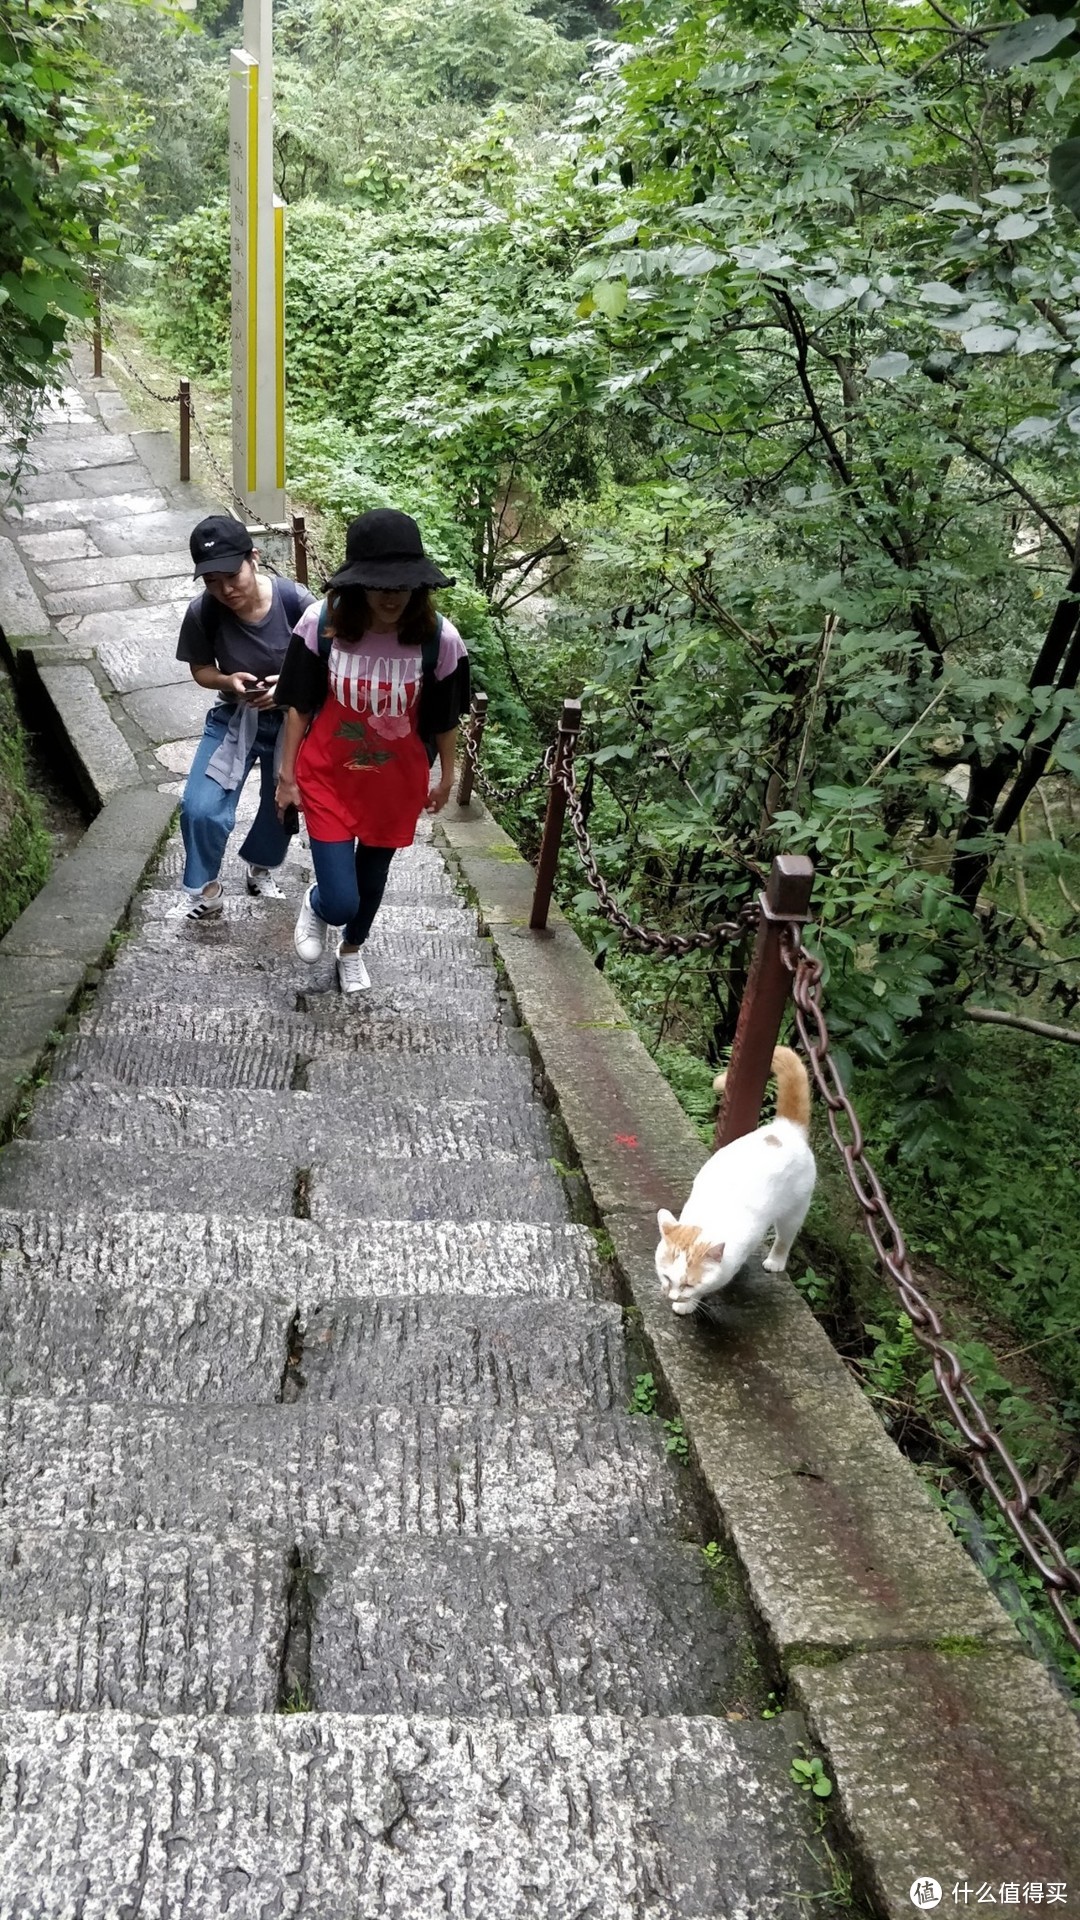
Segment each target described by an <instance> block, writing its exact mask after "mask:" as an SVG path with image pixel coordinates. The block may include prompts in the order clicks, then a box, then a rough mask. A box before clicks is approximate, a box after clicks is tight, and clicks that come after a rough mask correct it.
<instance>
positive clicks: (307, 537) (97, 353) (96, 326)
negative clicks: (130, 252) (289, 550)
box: [93, 277, 333, 587]
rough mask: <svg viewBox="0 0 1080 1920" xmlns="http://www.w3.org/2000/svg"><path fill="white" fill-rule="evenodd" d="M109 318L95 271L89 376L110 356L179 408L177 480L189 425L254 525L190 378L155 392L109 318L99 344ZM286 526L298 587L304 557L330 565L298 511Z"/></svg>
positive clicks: (216, 475) (222, 488)
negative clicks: (204, 420)
mask: <svg viewBox="0 0 1080 1920" xmlns="http://www.w3.org/2000/svg"><path fill="white" fill-rule="evenodd" d="M110 319H111V316H109V315H108V314H107V312H106V311H105V309H104V306H103V302H102V297H101V284H100V279H99V278H98V277H95V283H94V319H93V349H94V375H95V377H96V378H100V376H101V373H102V362H103V361H104V360H112V361H113V363H114V365H116V366H119V367H122V368H123V370H124V372H125V373H126V374H127V376H128V378H129V379H130V380H133V381H134V383H135V385H136V386H137V387H138V388H140V390H141V391H142V392H143V393H145V394H146V396H147V398H148V399H150V400H154V401H156V402H157V404H158V405H159V406H163V407H171V406H178V407H179V410H180V412H179V440H180V460H179V466H180V479H181V481H188V480H190V479H191V434H192V431H194V434H195V438H196V440H197V441H198V443H199V447H200V450H201V453H202V457H203V460H204V461H205V463H206V467H207V469H208V471H209V474H210V478H211V480H212V481H213V483H214V485H215V487H216V488H217V489H218V491H219V493H220V497H221V498H222V499H224V500H227V501H228V502H229V505H230V506H231V508H232V510H233V512H234V513H236V514H238V516H239V518H240V519H241V520H242V521H243V522H244V524H245V526H249V525H257V524H258V522H259V516H258V514H256V513H254V512H253V511H252V508H251V505H250V502H249V501H247V500H245V499H244V497H243V495H242V494H239V493H237V491H236V489H235V488H234V486H233V484H232V481H231V479H230V478H229V475H228V474H227V473H226V471H225V469H224V467H223V466H222V464H221V461H220V460H219V459H218V457H217V454H216V453H215V452H214V448H213V446H212V444H211V441H210V436H209V434H208V433H207V430H206V428H205V426H204V425H203V423H202V421H201V420H200V418H199V415H198V413H197V412H196V410H195V403H194V401H193V400H192V397H191V382H190V381H189V380H180V381H179V382H178V385H177V390H176V392H175V393H159V392H158V390H157V388H156V387H152V386H151V385H150V383H149V381H148V380H146V379H144V377H143V375H142V374H141V373H140V371H139V369H138V367H137V366H135V365H134V363H133V362H132V360H131V359H130V357H129V356H128V355H127V354H126V353H125V352H124V349H123V347H122V346H121V345H120V341H119V339H118V337H117V329H116V326H115V325H114V324H110V325H109V336H108V337H109V344H108V346H107V347H106V346H105V345H104V341H103V327H104V325H105V323H106V322H108V321H110ZM288 531H290V532H291V534H292V543H293V573H294V576H295V578H296V580H297V581H298V582H299V584H300V585H301V586H304V587H306V586H307V585H308V573H309V565H308V563H309V561H311V562H313V563H314V565H315V568H316V570H317V571H318V572H320V573H321V574H322V577H323V579H328V578H329V576H330V574H331V573H332V572H333V568H332V567H331V566H330V565H328V563H327V562H326V561H325V560H324V558H323V556H322V555H321V554H320V552H319V550H318V548H317V547H316V545H315V543H314V541H313V540H312V538H311V534H310V533H309V531H308V528H307V522H306V520H305V518H304V515H303V514H301V513H294V514H293V515H292V516H291V524H290V527H289V529H288ZM263 565H264V566H265V567H266V570H267V572H268V573H276V572H277V568H276V567H275V566H274V563H273V561H272V560H271V559H270V558H269V557H268V556H267V555H265V554H264V555H263Z"/></svg>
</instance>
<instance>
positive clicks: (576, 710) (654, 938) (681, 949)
mask: <svg viewBox="0 0 1080 1920" xmlns="http://www.w3.org/2000/svg"><path fill="white" fill-rule="evenodd" d="M487 706H488V702H487V695H486V694H483V693H480V694H477V695H476V697H475V699H474V701H473V709H472V716H471V719H470V724H469V727H468V728H467V729H466V731H465V733H464V735H463V739H462V752H463V757H464V762H465V764H464V767H463V769H462V774H461V779H460V781H459V783H458V796H457V797H458V804H459V805H460V806H468V804H469V802H470V800H471V799H472V791H473V786H474V785H475V786H476V787H478V788H479V790H480V792H481V793H482V794H483V795H484V796H485V798H487V799H489V800H493V801H494V802H495V803H496V805H500V806H505V805H507V804H508V803H509V802H510V801H512V800H516V799H519V798H520V797H521V795H522V794H523V793H527V792H528V790H529V788H530V787H534V786H536V785H537V784H538V783H539V781H541V780H542V779H543V778H544V776H545V774H546V776H547V780H548V800H547V812H546V815H545V818H544V830H543V835H542V838H541V841H540V852H539V854H538V856H537V863H536V887H535V890H534V893H533V904H532V913H531V915H530V919H529V925H530V927H531V928H532V930H533V931H534V932H535V933H542V932H543V931H544V930H545V928H546V926H547V919H548V913H549V911H550V908H551V896H552V893H553V891H554V885H555V869H556V867H557V864H558V858H559V845H560V841H561V839H562V829H563V821H564V819H565V818H566V815H567V814H569V816H570V826H571V829H572V831H573V835H574V841H575V843H576V846H577V850H578V854H579V856H580V859H581V864H582V866H583V867H584V869H585V877H586V879H587V880H588V883H589V886H590V887H591V888H592V891H593V892H594V894H595V895H596V902H597V908H598V910H599V912H600V913H601V914H602V915H603V917H604V919H605V920H607V921H608V922H609V924H610V925H611V926H614V927H617V928H618V930H619V932H620V933H621V934H622V936H623V939H624V940H625V941H626V942H627V944H628V945H630V946H632V947H636V948H637V949H638V951H639V952H641V953H655V954H658V955H659V956H660V957H661V958H667V959H685V958H686V955H687V954H690V953H702V952H709V951H712V950H713V949H715V948H717V947H722V946H727V945H730V944H731V943H732V942H733V941H738V940H743V939H745V938H746V936H747V934H748V933H749V932H750V931H751V930H752V929H753V927H754V926H756V924H757V919H758V908H757V905H756V903H755V902H754V901H752V900H748V901H746V902H745V903H744V904H743V905H742V906H741V907H740V908H739V909H738V912H737V913H736V914H735V916H734V917H733V918H731V919H726V920H718V921H715V922H714V924H713V925H712V926H711V927H709V928H707V929H704V930H702V931H701V932H698V933H662V932H660V931H659V929H658V928H655V927H645V926H642V925H641V924H640V923H639V922H638V921H636V920H632V919H631V918H630V915H629V914H628V913H626V912H625V911H624V909H623V908H622V907H620V905H619V903H618V901H617V900H616V899H615V896H614V894H613V893H612V891H611V888H610V887H609V886H608V883H607V881H606V880H605V879H604V876H603V874H602V873H601V871H600V867H599V864H598V862H597V858H596V853H595V850H594V848H593V844H592V839H591V837H590V834H589V829H588V825H587V822H586V819H585V810H584V807H583V805H582V801H581V796H580V794H579V793H578V790H577V780H576V777H575V773H574V751H575V748H576V745H577V740H578V734H579V730H580V727H581V703H580V702H579V701H577V700H564V701H563V710H562V716H561V719H560V721H559V729H558V732H557V734H556V736H555V741H554V744H553V745H552V746H551V747H549V748H548V750H547V752H546V753H545V754H544V756H543V758H542V759H541V760H540V761H539V762H538V763H537V765H536V766H535V767H533V768H532V769H531V770H530V771H529V772H528V773H527V774H526V775H525V776H524V778H523V779H521V780H518V781H517V782H515V784H514V785H513V786H509V787H500V786H498V785H496V783H495V782H494V781H493V780H490V779H489V778H488V777H487V776H486V775H485V773H484V771H483V768H482V766H481V764H480V747H481V743H482V741H483V737H484V727H485V724H486V721H487Z"/></svg>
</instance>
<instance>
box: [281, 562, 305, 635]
mask: <svg viewBox="0 0 1080 1920" xmlns="http://www.w3.org/2000/svg"><path fill="white" fill-rule="evenodd" d="M278 587H279V589H280V592H281V604H282V606H283V607H284V609H285V618H286V619H287V620H288V622H289V625H290V627H295V625H296V623H297V621H298V620H299V618H300V615H301V614H302V613H303V611H304V609H303V607H302V606H301V604H300V589H299V587H298V585H297V583H296V581H295V580H290V579H288V578H287V576H286V575H285V574H279V575H278Z"/></svg>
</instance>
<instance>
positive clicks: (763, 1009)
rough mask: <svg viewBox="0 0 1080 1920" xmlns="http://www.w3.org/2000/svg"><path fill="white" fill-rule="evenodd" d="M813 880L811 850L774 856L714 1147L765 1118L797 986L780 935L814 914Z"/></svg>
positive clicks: (750, 1128)
mask: <svg viewBox="0 0 1080 1920" xmlns="http://www.w3.org/2000/svg"><path fill="white" fill-rule="evenodd" d="M813 884H814V869H813V865H812V863H811V862H810V861H809V860H808V859H807V858H806V856H805V854H801V853H781V854H779V855H778V856H777V858H776V859H775V860H774V861H773V863H772V872H771V873H770V875H769V880H768V885H767V886H766V888H765V891H764V893H763V894H761V895H760V907H761V918H760V920H759V921H758V930H757V939H756V940H755V942H754V952H753V956H752V958H751V961H750V972H749V975H748V977H747V982H746V991H745V992H744V994H743V997H742V1005H741V1006H740V1008H739V1023H738V1026H737V1027H736V1029H735V1041H734V1044H733V1046H732V1049H731V1065H730V1066H729V1068H728V1071H727V1082H726V1085H725V1087H724V1096H723V1101H722V1104H721V1107H720V1112H719V1113H718V1115H717V1118H716V1137H715V1140H714V1143H713V1144H714V1148H715V1147H726V1146H727V1145H728V1143H729V1141H732V1140H738V1139H740V1138H741V1137H742V1135H743V1134H744V1133H753V1131H754V1129H755V1127H757V1126H758V1125H759V1124H760V1120H761V1103H762V1101H763V1099H764V1098H765V1087H766V1084H767V1082H768V1078H769V1074H770V1072H771V1071H772V1056H773V1048H774V1047H775V1045H776V1041H777V1036H778V1034H779V1032H780V1022H781V1020H782V1019H783V1017H784V1008H785V1007H786V1006H787V1002H788V995H789V994H790V992H791V975H790V973H789V972H788V970H787V968H786V967H785V965H784V962H783V959H782V958H781V954H780V936H781V934H782V933H783V931H784V928H785V927H786V926H791V925H792V924H793V923H794V924H798V923H799V922H801V921H803V920H805V919H806V918H807V917H808V914H809V910H810V892H811V888H812V887H813Z"/></svg>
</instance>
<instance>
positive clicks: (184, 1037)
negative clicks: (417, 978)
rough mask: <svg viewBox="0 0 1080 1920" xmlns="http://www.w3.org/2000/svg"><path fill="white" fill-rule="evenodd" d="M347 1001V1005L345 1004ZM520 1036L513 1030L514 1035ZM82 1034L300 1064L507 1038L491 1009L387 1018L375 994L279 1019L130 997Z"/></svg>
mask: <svg viewBox="0 0 1080 1920" xmlns="http://www.w3.org/2000/svg"><path fill="white" fill-rule="evenodd" d="M343 1000H344V1004H342V1002H343ZM511 1031H512V1029H511ZM79 1032H80V1034H83V1035H87V1036H89V1035H94V1036H95V1037H98V1038H101V1037H104V1036H108V1037H109V1038H110V1039H116V1038H119V1037H120V1036H121V1035H124V1036H126V1037H130V1038H133V1039H139V1040H154V1041H155V1042H157V1043H158V1044H159V1045H172V1044H175V1043H177V1042H181V1043H183V1042H189V1041H192V1040H197V1041H202V1042H205V1041H207V1040H210V1041H213V1042H214V1043H215V1044H216V1045H218V1046H220V1047H222V1048H237V1049H240V1048H243V1047H247V1046H254V1045H257V1044H259V1043H260V1042H266V1043H268V1044H270V1045H276V1046H279V1047H288V1048H289V1049H290V1050H291V1051H292V1053H293V1055H294V1056H295V1057H297V1058H300V1059H309V1060H311V1059H316V1058H318V1057H319V1056H320V1055H326V1054H333V1053H351V1054H356V1053H362V1052H366V1051H369V1050H370V1051H372V1052H375V1051H376V1050H377V1051H379V1052H383V1051H385V1052H388V1053H396V1052H405V1053H441V1052H444V1051H447V1050H450V1051H453V1050H455V1049H460V1050H461V1051H462V1052H466V1053H470V1054H472V1053H497V1052H499V1051H500V1050H501V1048H502V1047H504V1046H505V1044H506V1039H507V1034H506V1032H504V1030H503V1029H502V1028H501V1027H500V1026H499V1025H498V1024H497V1023H496V1021H495V1019H494V1017H493V1012H492V1007H491V1003H490V1002H489V1004H488V1005H487V1006H486V1007H485V1009H484V1012H483V1014H480V1013H477V1014H474V1015H471V1014H470V1012H469V1010H468V1009H465V1010H464V1011H461V1012H459V1010H458V1008H457V1006H456V1005H455V1006H453V1007H445V1006H440V1005H439V1004H438V1003H437V1002H435V1004H429V1005H428V1006H427V1007H426V1008H425V1009H424V1011H423V1012H422V1013H417V1014H394V1013H381V1012H380V1011H378V1010H377V1009H376V1008H374V1007H372V1006H371V1005H370V1004H369V999H368V995H367V994H363V993H358V994H351V995H349V996H348V997H347V999H346V998H345V997H344V996H342V995H337V994H335V995H334V1004H333V1005H332V1006H328V1007H326V1008H321V1007H320V1009H319V1012H318V1014H315V1013H275V1012H273V1011H272V1010H268V1009H267V1008H265V1007H251V1008H244V1007H213V1006H210V1007H208V1006H203V1005H201V1004H199V1003H198V1002H196V1003H194V1004H192V1005H184V1004H183V1003H182V1002H178V1001H177V1000H176V999H175V998H173V999H166V1000H134V999H123V1000H121V1001H118V1002H117V1003H116V1004H115V1005H113V1006H109V1007H102V1006H100V1005H98V1004H97V1002H96V1001H92V1002H91V1004H90V1005H89V1007H88V1008H87V1009H86V1011H85V1012H84V1013H83V1014H82V1015H81V1016H80V1019H79Z"/></svg>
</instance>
